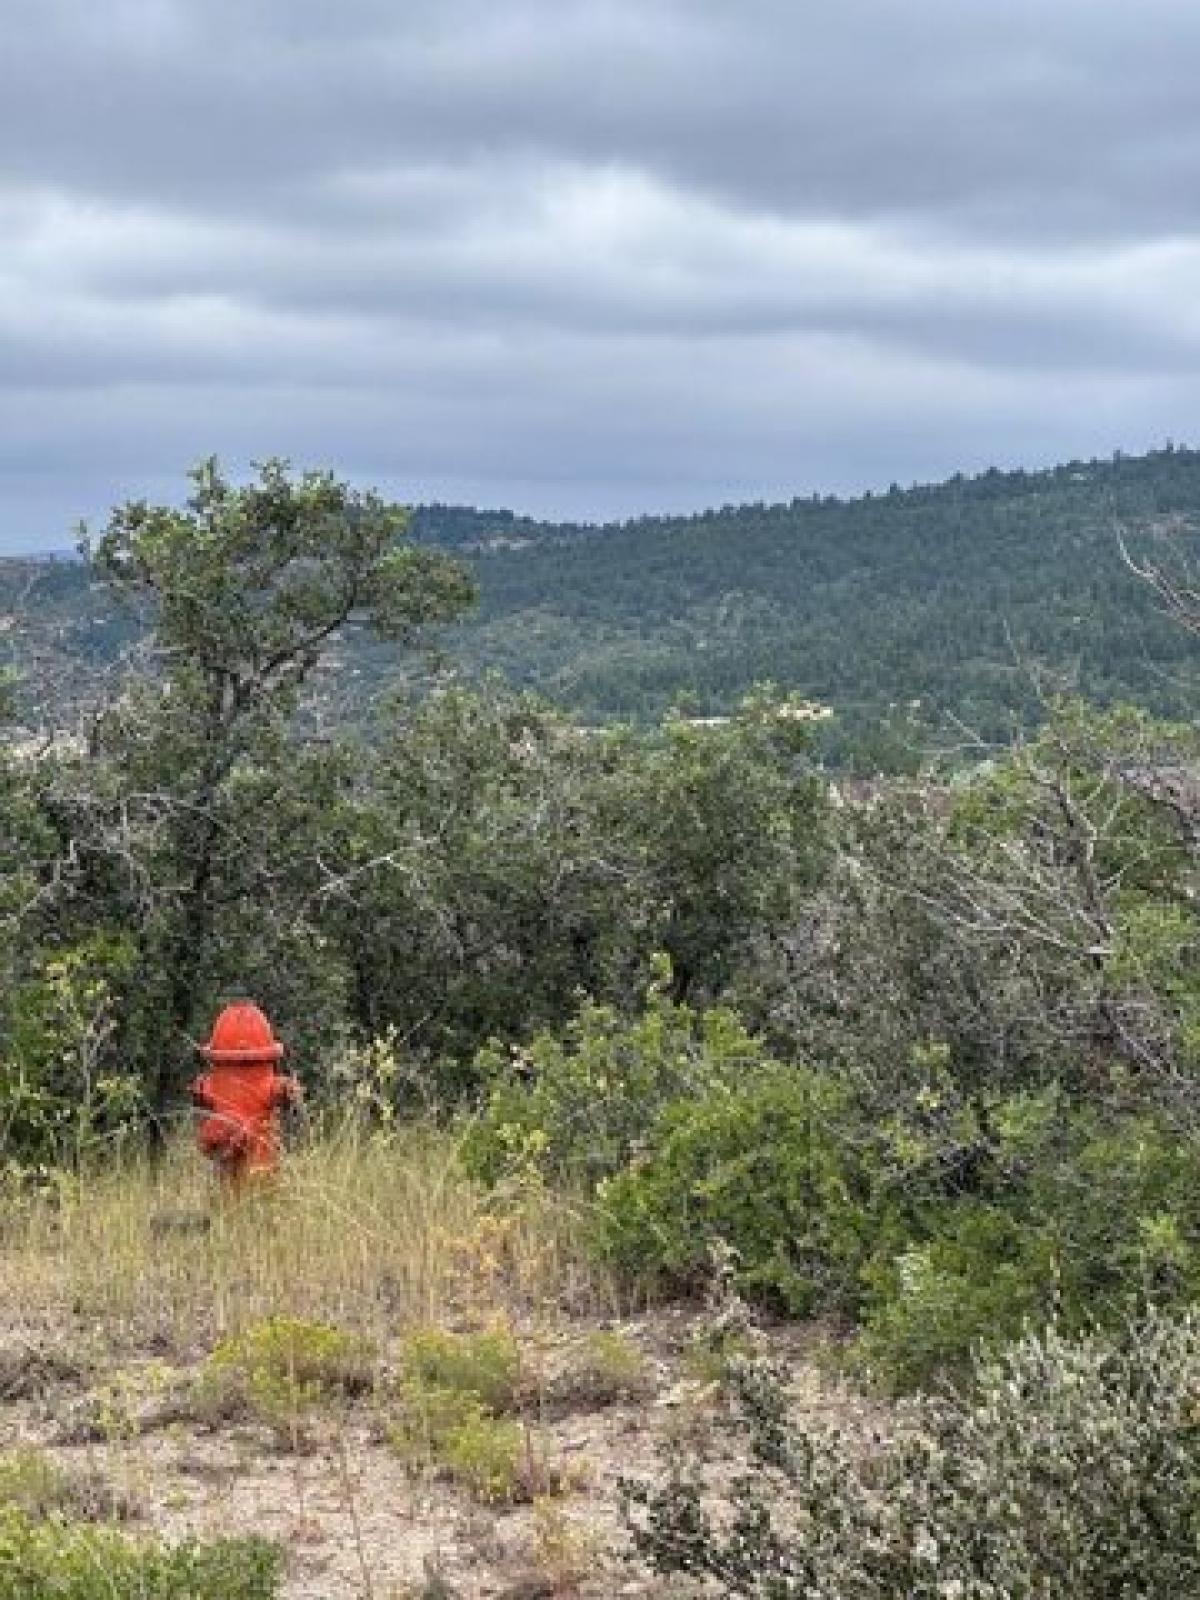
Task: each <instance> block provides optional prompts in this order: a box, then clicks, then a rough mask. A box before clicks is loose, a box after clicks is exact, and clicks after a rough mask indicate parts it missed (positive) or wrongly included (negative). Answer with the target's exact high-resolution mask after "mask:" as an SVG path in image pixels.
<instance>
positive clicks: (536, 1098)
mask: <svg viewBox="0 0 1200 1600" xmlns="http://www.w3.org/2000/svg"><path fill="white" fill-rule="evenodd" d="M668 978H669V968H666V967H660V968H659V974H658V980H657V982H656V983H655V984H654V985H652V986H651V990H650V994H649V997H648V999H647V1003H646V1008H645V1011H644V1012H643V1014H642V1015H641V1016H639V1017H635V1018H633V1019H629V1018H626V1017H622V1016H620V1015H619V1014H618V1013H617V1012H616V1011H613V1010H611V1009H609V1008H608V1007H605V1006H597V1005H590V1004H589V1005H586V1006H584V1008H583V1010H582V1011H581V1012H580V1014H579V1016H578V1017H577V1018H576V1019H575V1020H574V1021H573V1022H572V1023H570V1024H569V1025H568V1027H567V1029H566V1032H565V1034H564V1035H563V1036H562V1037H559V1036H558V1035H557V1034H553V1033H541V1034H539V1035H538V1036H537V1037H536V1038H535V1039H534V1040H533V1042H532V1043H531V1044H530V1045H529V1046H528V1047H527V1048H526V1049H522V1050H504V1049H502V1048H501V1047H500V1046H498V1045H496V1046H491V1047H489V1048H488V1049H487V1050H485V1051H484V1052H482V1054H481V1055H480V1056H479V1058H478V1061H477V1067H478V1070H479V1072H480V1073H481V1075H482V1077H483V1079H484V1082H485V1084H486V1088H487V1093H486V1100H485V1103H484V1107H483V1110H482V1111H481V1113H480V1115H479V1117H478V1118H477V1119H476V1121H475V1122H474V1123H473V1125H472V1126H471V1127H470V1128H469V1129H468V1131H467V1134H466V1136H465V1139H464V1143H463V1158H464V1160H465V1162H466V1164H467V1166H468V1168H469V1169H470V1170H471V1171H472V1172H473V1173H475V1174H476V1175H477V1176H479V1177H482V1178H484V1179H485V1180H486V1181H488V1182H496V1181H498V1180H501V1179H504V1178H512V1177H516V1178H523V1179H537V1180H549V1179H553V1180H556V1181H558V1182H565V1183H568V1184H574V1185H580V1184H582V1185H583V1186H584V1187H585V1188H588V1189H590V1188H592V1187H593V1186H594V1185H595V1184H596V1183H597V1182H598V1181H599V1180H600V1179H601V1178H604V1177H607V1176H609V1175H610V1174H612V1173H614V1172H619V1171H620V1170H621V1168H622V1167H623V1166H625V1164H626V1163H627V1162H628V1161H629V1160H630V1158H631V1157H632V1156H633V1155H634V1154H635V1153H636V1151H637V1150H638V1149H639V1148H640V1146H641V1144H642V1142H643V1140H644V1138H645V1136H646V1133H647V1130H648V1129H649V1128H650V1127H651V1126H652V1125H653V1123H654V1120H655V1118H656V1117H657V1115H658V1114H659V1112H660V1111H661V1110H662V1109H663V1107H664V1106H667V1105H669V1104H671V1103H672V1102H673V1101H676V1100H681V1099H687V1098H693V1097H696V1096H702V1095H704V1094H706V1093H708V1092H709V1091H710V1090H712V1089H713V1088H715V1087H716V1086H718V1085H720V1084H732V1083H734V1082H736V1081H737V1080H738V1079H739V1078H740V1077H741V1076H742V1074H744V1073H745V1072H746V1071H747V1070H749V1069H751V1068H753V1067H755V1066H757V1065H758V1064H760V1063H761V1061H762V1059H763V1047H762V1045H761V1044H760V1043H759V1042H758V1041H757V1040H755V1039H754V1038H752V1037H751V1036H750V1035H749V1034H748V1033H747V1032H746V1030H745V1029H744V1028H743V1027H742V1025H741V1023H740V1022H739V1020H738V1018H737V1017H736V1015H735V1014H734V1013H733V1012H731V1011H727V1010H712V1011H706V1012H702V1013H701V1012H696V1011H693V1010H691V1009H690V1008H689V1007H688V1006H682V1005H675V1004H673V1003H672V1001H671V1000H670V999H669V998H668V996H667V994H666V992H665V986H666V982H667V980H668Z"/></svg>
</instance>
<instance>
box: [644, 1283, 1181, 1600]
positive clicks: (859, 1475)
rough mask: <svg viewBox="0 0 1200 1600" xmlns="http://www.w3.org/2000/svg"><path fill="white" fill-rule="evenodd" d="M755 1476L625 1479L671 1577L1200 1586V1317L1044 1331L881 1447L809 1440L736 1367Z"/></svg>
mask: <svg viewBox="0 0 1200 1600" xmlns="http://www.w3.org/2000/svg"><path fill="white" fill-rule="evenodd" d="M735 1388H736V1393H737V1403H738V1423H739V1426H740V1427H741V1428H742V1429H743V1430H744V1432H745V1434H746V1436H747V1439H748V1443H749V1448H750V1458H749V1465H748V1466H747V1468H746V1469H745V1470H744V1471H743V1472H742V1473H741V1474H739V1475H738V1476H736V1477H735V1478H734V1479H733V1480H732V1481H730V1480H725V1481H724V1482H719V1481H716V1480H715V1479H713V1480H706V1479H705V1478H704V1477H703V1476H701V1474H700V1473H699V1472H698V1471H696V1470H694V1469H693V1468H691V1467H690V1466H688V1465H687V1464H684V1465H682V1466H680V1465H678V1464H676V1465H674V1466H673V1467H672V1469H671V1471H670V1473H669V1475H668V1477H667V1478H666V1479H665V1481H663V1482H661V1483H658V1484H648V1483H644V1482H643V1483H627V1484H626V1485H624V1505H625V1517H626V1521H627V1525H628V1526H629V1528H630V1531H631V1533H632V1536H633V1541H634V1545H635V1547H636V1549H637V1551H638V1552H639V1553H640V1554H641V1556H642V1557H643V1558H644V1559H645V1560H646V1561H648V1562H649V1563H650V1565H651V1566H653V1567H654V1568H655V1569H656V1570H657V1571H658V1572H660V1573H666V1574H681V1573H687V1574H689V1575H690V1576H692V1577H696V1578H701V1579H704V1578H707V1579H709V1580H711V1581H712V1582H713V1583H714V1585H719V1588H718V1589H716V1590H715V1592H719V1593H721V1594H722V1595H730V1596H738V1595H740V1596H748V1597H752V1600H1063V1597H1066V1596H1080V1597H1083V1596H1095V1597H1106V1596H1112V1597H1114V1600H1116V1597H1118V1596H1129V1597H1134V1596H1146V1597H1149V1596H1155V1597H1157V1596H1164V1595H1172V1594H1176V1595H1186V1594H1195V1593H1197V1592H1200V1507H1198V1504H1197V1499H1196V1484H1197V1481H1198V1478H1200V1427H1198V1426H1197V1399H1196V1397H1197V1393H1198V1392H1200V1315H1197V1314H1196V1313H1193V1312H1188V1313H1186V1314H1184V1315H1182V1316H1180V1317H1178V1318H1171V1317H1169V1316H1166V1315H1164V1314H1161V1313H1152V1314H1150V1315H1149V1316H1148V1317H1147V1318H1146V1319H1145V1320H1144V1321H1142V1322H1141V1323H1140V1324H1138V1325H1135V1326H1133V1327H1131V1328H1127V1329H1125V1330H1124V1331H1122V1332H1121V1333H1119V1334H1117V1335H1107V1334H1093V1335H1089V1336H1085V1337H1080V1338H1076V1339H1071V1338H1068V1337H1065V1336H1063V1335H1062V1334H1060V1333H1058V1332H1054V1331H1051V1332H1049V1333H1047V1334H1045V1335H1043V1336H1033V1335H1027V1336H1026V1337H1024V1338H1023V1339H1022V1340H1020V1341H1019V1342H1018V1343H1017V1344H1016V1345H1014V1346H1013V1347H1011V1349H1010V1350H1009V1351H1008V1352H1006V1353H1005V1354H1002V1355H1000V1356H997V1357H995V1358H994V1359H992V1360H989V1361H987V1362H985V1363H983V1364H982V1365H981V1366H980V1367H979V1368H978V1370H977V1372H976V1381H975V1384H974V1386H973V1390H972V1396H971V1398H970V1399H959V1400H954V1399H951V1400H948V1401H943V1402H939V1403H937V1404H934V1403H931V1402H926V1403H924V1404H923V1405H922V1406H921V1407H920V1408H919V1409H918V1410H917V1411H916V1412H915V1413H914V1414H913V1415H912V1416H911V1417H910V1418H909V1419H908V1420H907V1423H906V1425H905V1427H904V1429H903V1431H902V1432H901V1434H900V1435H899V1436H898V1437H897V1439H896V1440H895V1441H894V1442H893V1443H892V1444H891V1445H889V1446H887V1447H886V1448H885V1449H884V1450H883V1451H882V1452H880V1451H879V1450H876V1451H874V1452H871V1453H866V1452H864V1451H863V1449H862V1445H861V1441H860V1440H855V1439H851V1438H847V1437H845V1436H844V1435H843V1434H841V1433H839V1432H838V1431H836V1430H828V1431H814V1430H811V1429H810V1430H808V1431H805V1430H804V1429H802V1428H800V1427H798V1426H796V1425H795V1424H794V1423H793V1421H792V1419H791V1418H790V1416H789V1414H788V1408H787V1401H786V1394H785V1391H784V1389H783V1387H782V1384H781V1382H780V1380H779V1378H778V1375H776V1374H772V1373H771V1372H770V1371H769V1370H768V1369H765V1368H762V1367H759V1366H755V1365H753V1364H751V1363H742V1364H739V1366H738V1367H737V1369H736V1370H735Z"/></svg>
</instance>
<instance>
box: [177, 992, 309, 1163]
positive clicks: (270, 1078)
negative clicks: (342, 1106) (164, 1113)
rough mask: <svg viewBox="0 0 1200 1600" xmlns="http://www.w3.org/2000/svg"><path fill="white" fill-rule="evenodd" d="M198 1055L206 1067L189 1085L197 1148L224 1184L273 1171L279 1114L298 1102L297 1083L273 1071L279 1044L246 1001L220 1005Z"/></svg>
mask: <svg viewBox="0 0 1200 1600" xmlns="http://www.w3.org/2000/svg"><path fill="white" fill-rule="evenodd" d="M200 1053H201V1055H203V1056H204V1058H205V1059H206V1060H207V1062H208V1064H209V1070H208V1071H207V1072H205V1073H203V1074H202V1075H201V1076H200V1077H199V1078H197V1079H196V1080H195V1081H194V1082H193V1084H192V1099H193V1101H194V1102H195V1104H196V1106H197V1107H198V1108H199V1109H201V1110H202V1111H204V1112H205V1113H206V1115H205V1116H204V1117H203V1118H202V1119H201V1121H200V1125H199V1128H198V1129H197V1136H196V1137H197V1142H198V1143H199V1146H200V1149H201V1150H202V1151H203V1152H204V1154H205V1155H206V1156H208V1157H209V1158H210V1159H211V1160H212V1161H214V1162H215V1163H216V1165H217V1168H218V1170H219V1172H220V1174H221V1177H222V1178H223V1179H224V1180H225V1181H226V1182H228V1183H232V1184H237V1183H240V1182H241V1181H242V1180H243V1179H245V1178H248V1177H251V1176H253V1175H254V1174H256V1173H270V1172H274V1171H275V1170H276V1169H277V1168H278V1166H279V1148H280V1144H279V1111H280V1109H281V1107H283V1106H285V1105H290V1104H292V1103H293V1102H294V1101H296V1100H298V1099H299V1097H300V1085H299V1083H298V1082H297V1081H296V1079H295V1078H293V1077H290V1076H289V1075H288V1074H286V1073H281V1072H279V1071H278V1070H277V1064H278V1062H279V1061H280V1059H281V1057H282V1056H283V1045H282V1044H281V1043H280V1042H279V1040H278V1039H276V1037H275V1034H274V1031H273V1029H272V1027H271V1024H270V1022H269V1021H268V1019H267V1017H266V1015H265V1014H264V1013H263V1012H262V1011H260V1010H259V1008H258V1007H257V1006H256V1005H252V1004H250V1003H249V1002H248V1001H241V1002H239V1003H237V1004H236V1005H231V1006H226V1008H225V1010H224V1011H222V1012H221V1014H220V1016H219V1017H218V1018H217V1020H216V1022H215V1023H214V1024H213V1031H212V1036H211V1038H210V1039H209V1041H208V1043H207V1044H204V1045H201V1046H200Z"/></svg>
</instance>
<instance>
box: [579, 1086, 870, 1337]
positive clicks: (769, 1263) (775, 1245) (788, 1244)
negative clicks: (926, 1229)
mask: <svg viewBox="0 0 1200 1600" xmlns="http://www.w3.org/2000/svg"><path fill="white" fill-rule="evenodd" d="M862 1142H863V1141H862V1139H861V1137H860V1136H859V1137H856V1130H855V1128H854V1126H853V1121H852V1110H851V1106H850V1104H849V1101H848V1098H847V1096H846V1094H845V1093H844V1091H843V1090H842V1089H840V1088H839V1087H838V1085H837V1084H836V1083H834V1081H833V1080H832V1079H831V1078H829V1077H824V1076H821V1075H819V1074H817V1073H813V1072H809V1071H807V1070H805V1069H803V1068H799V1067H759V1068H758V1069H757V1070H756V1071H755V1072H754V1073H753V1074H751V1075H750V1076H749V1079H748V1081H747V1080H743V1082H742V1083H741V1084H740V1085H738V1086H722V1087H720V1088H715V1089H712V1090H710V1092H709V1093H707V1094H706V1095H704V1096H703V1097H702V1098H699V1099H695V1100H688V1101H680V1102H678V1103H676V1104H675V1105H672V1106H669V1107H667V1108H666V1110H665V1111H664V1112H663V1113H662V1115H661V1116H660V1118H659V1119H658V1121H657V1123H656V1124H655V1125H654V1127H653V1128H652V1130H651V1131H650V1133H649V1134H648V1136H647V1140H646V1149H645V1151H644V1153H643V1154H642V1155H641V1157H640V1158H639V1159H638V1160H636V1161H635V1162H634V1163H633V1164H631V1165H630V1166H629V1167H628V1168H627V1169H626V1170H625V1171H624V1172H622V1173H620V1174H618V1175H617V1176H616V1177H613V1178H611V1179H608V1180H605V1181H604V1182H603V1183H602V1184H601V1185H600V1188H599V1209H600V1217H601V1229H602V1236H603V1239H604V1242H605V1245H606V1247H607V1249H608V1251H609V1252H610V1254H611V1256H612V1258H613V1260H614V1261H615V1262H616V1263H617V1264H618V1265H619V1266H621V1267H623V1268H625V1269H626V1270H627V1271H628V1272H630V1273H631V1274H633V1273H638V1272H640V1273H642V1274H645V1273H649V1274H650V1275H651V1276H652V1277H653V1278H657V1279H658V1280H659V1281H660V1282H661V1283H663V1284H666V1285H669V1286H672V1287H676V1288H680V1287H682V1288H689V1289H695V1288H698V1287H699V1286H700V1285H701V1284H702V1283H703V1282H704V1281H705V1279H706V1278H707V1276H708V1269H709V1264H710V1261H711V1253H712V1248H713V1245H714V1244H715V1243H716V1242H717V1241H718V1240H721V1241H723V1242H724V1243H725V1244H726V1245H728V1246H729V1247H730V1249H731V1250H732V1252H733V1256H734V1260H735V1261H736V1263H737V1271H736V1275H735V1286H736V1288H737V1289H738V1290H739V1291H740V1292H741V1293H743V1294H746V1295H749V1296H751V1297H753V1298H755V1299H758V1300H760V1301H761V1300H766V1301H771V1302H774V1303H775V1304H776V1305H778V1306H781V1307H782V1308H784V1309H786V1310H787V1311H789V1312H792V1313H794V1314H796V1315H805V1314H807V1313H810V1312H813V1311H816V1310H820V1309H830V1308H833V1307H847V1306H851V1305H853V1304H854V1303H855V1301H856V1299H857V1280H858V1275H859V1272H860V1270H861V1267H862V1263H863V1261H864V1260H865V1258H866V1255H867V1252H868V1250H869V1248H870V1247H871V1245H872V1244H876V1243H877V1242H878V1241H879V1240H880V1238H881V1234H880V1230H879V1226H878V1223H879V1219H878V1218H876V1217H875V1216H874V1215H873V1211H874V1202H873V1197H872V1185H871V1181H870V1176H869V1172H868V1169H867V1168H866V1166H865V1165H864V1164H863V1163H862V1162H861V1161H860V1160H859V1159H858V1157H857V1155H856V1153H855V1152H856V1148H858V1147H860V1146H861V1144H862Z"/></svg>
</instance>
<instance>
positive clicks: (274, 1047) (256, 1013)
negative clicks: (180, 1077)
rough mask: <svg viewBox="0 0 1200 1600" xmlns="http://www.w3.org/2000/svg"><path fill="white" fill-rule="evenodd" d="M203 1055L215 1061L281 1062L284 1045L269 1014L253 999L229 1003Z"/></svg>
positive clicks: (201, 1047) (216, 1023)
mask: <svg viewBox="0 0 1200 1600" xmlns="http://www.w3.org/2000/svg"><path fill="white" fill-rule="evenodd" d="M200 1054H201V1055H202V1056H204V1058H205V1060H207V1061H213V1062H235V1061H278V1060H279V1059H280V1057H281V1056H282V1055H283V1045H282V1044H280V1042H279V1040H278V1039H277V1038H276V1037H275V1034H274V1031H273V1029H272V1027H271V1024H270V1022H269V1021H268V1020H267V1018H266V1016H265V1015H264V1014H263V1012H261V1011H260V1010H259V1008H258V1007H257V1006H256V1005H251V1004H250V1003H249V1002H245V1003H242V1004H240V1005H232V1006H226V1007H225V1009H224V1011H222V1013H221V1015H220V1016H219V1017H218V1018H217V1020H216V1022H215V1023H214V1024H213V1031H212V1037H211V1038H210V1039H209V1041H208V1043H207V1044H203V1045H201V1046H200Z"/></svg>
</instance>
